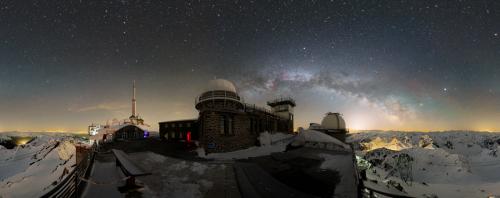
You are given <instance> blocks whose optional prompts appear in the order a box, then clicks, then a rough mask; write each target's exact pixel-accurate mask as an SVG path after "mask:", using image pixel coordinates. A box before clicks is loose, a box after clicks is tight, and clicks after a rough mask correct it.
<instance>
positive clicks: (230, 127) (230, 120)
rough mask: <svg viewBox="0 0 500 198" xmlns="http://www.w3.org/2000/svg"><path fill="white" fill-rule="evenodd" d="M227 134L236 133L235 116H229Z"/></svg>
mask: <svg viewBox="0 0 500 198" xmlns="http://www.w3.org/2000/svg"><path fill="white" fill-rule="evenodd" d="M226 127H227V135H234V131H233V118H231V117H228V118H227V125H226Z"/></svg>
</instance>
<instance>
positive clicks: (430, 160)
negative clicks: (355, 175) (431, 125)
mask: <svg viewBox="0 0 500 198" xmlns="http://www.w3.org/2000/svg"><path fill="white" fill-rule="evenodd" d="M348 141H349V142H352V143H353V144H354V148H355V149H356V150H357V151H356V154H357V155H358V156H361V157H362V158H363V159H364V160H367V161H368V162H370V165H371V168H369V169H368V170H367V171H366V172H367V177H368V179H371V180H377V181H379V182H382V183H384V185H386V184H391V185H392V186H399V185H400V186H401V187H402V191H404V192H407V193H408V194H409V195H411V196H416V197H430V196H433V195H436V196H438V197H487V196H494V195H496V196H498V195H500V157H499V156H498V154H500V153H498V150H499V149H500V133H485V132H466V131H449V132H428V133H417V132H380V131H378V132H362V133H354V134H351V136H350V137H349V138H348Z"/></svg>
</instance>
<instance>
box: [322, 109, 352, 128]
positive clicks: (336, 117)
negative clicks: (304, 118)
mask: <svg viewBox="0 0 500 198" xmlns="http://www.w3.org/2000/svg"><path fill="white" fill-rule="evenodd" d="M321 127H322V128H323V129H340V130H345V129H346V128H345V121H344V118H342V116H341V115H340V114H339V113H327V114H326V116H325V117H324V118H323V120H322V121H321Z"/></svg>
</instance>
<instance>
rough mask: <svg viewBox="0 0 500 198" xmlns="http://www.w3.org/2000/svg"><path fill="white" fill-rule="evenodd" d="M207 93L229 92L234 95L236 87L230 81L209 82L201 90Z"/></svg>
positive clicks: (217, 80)
mask: <svg viewBox="0 0 500 198" xmlns="http://www.w3.org/2000/svg"><path fill="white" fill-rule="evenodd" d="M203 91H204V92H207V91H230V92H234V93H236V87H235V86H234V84H233V83H232V82H231V81H228V80H225V79H215V80H210V81H209V82H208V84H207V86H206V87H205V89H204V90H203Z"/></svg>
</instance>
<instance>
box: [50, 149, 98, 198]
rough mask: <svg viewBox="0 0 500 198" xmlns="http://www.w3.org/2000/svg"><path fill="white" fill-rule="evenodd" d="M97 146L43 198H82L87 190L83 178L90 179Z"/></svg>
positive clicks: (78, 161) (77, 161)
mask: <svg viewBox="0 0 500 198" xmlns="http://www.w3.org/2000/svg"><path fill="white" fill-rule="evenodd" d="M96 150H97V145H96V144H93V145H92V147H91V149H90V150H88V151H87V152H86V153H85V154H84V155H83V158H82V159H81V160H78V159H77V160H76V163H77V165H76V167H75V168H74V169H73V170H72V171H71V172H70V173H69V174H68V175H67V176H66V177H65V178H64V179H63V180H62V181H61V182H59V184H58V185H57V186H56V187H54V188H53V189H52V190H50V191H49V192H48V193H46V194H45V195H43V196H42V197H43V198H52V197H55V198H56V197H57V198H60V197H63V198H64V197H80V194H81V192H83V189H84V188H85V185H86V182H83V180H82V178H88V176H89V174H90V171H91V169H92V165H93V162H94V157H95V151H96Z"/></svg>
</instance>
